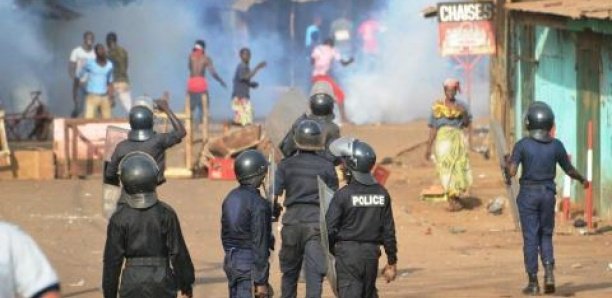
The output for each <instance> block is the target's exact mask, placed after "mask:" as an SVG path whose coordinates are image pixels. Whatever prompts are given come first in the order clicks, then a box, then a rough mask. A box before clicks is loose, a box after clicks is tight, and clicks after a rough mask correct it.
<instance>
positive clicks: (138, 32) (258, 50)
mask: <svg viewBox="0 0 612 298" xmlns="http://www.w3.org/2000/svg"><path fill="white" fill-rule="evenodd" d="M2 2H3V3H5V2H8V1H2ZM223 2H224V1H196V0H185V1H163V0H147V1H134V2H130V3H129V4H126V5H107V4H104V3H98V2H95V1H80V2H79V1H72V2H70V3H72V6H71V7H73V8H75V10H77V11H78V12H79V13H80V14H81V17H79V18H76V19H74V20H70V21H65V20H48V19H43V18H41V17H40V16H36V15H32V14H28V13H25V12H20V13H17V14H16V13H15V11H16V9H15V8H13V7H11V6H10V5H4V4H3V5H2V6H0V7H1V8H2V10H0V20H1V21H0V22H1V24H3V25H2V26H1V27H0V33H1V34H2V35H1V36H2V37H1V38H2V39H3V40H2V42H0V49H2V50H3V51H2V52H3V53H13V56H12V57H10V58H8V59H7V57H6V56H4V57H2V58H0V62H2V65H5V64H8V65H10V66H11V67H9V70H10V71H9V72H8V73H10V74H11V76H15V77H24V76H25V74H32V75H31V76H29V78H28V79H18V80H17V79H16V80H15V81H16V82H15V83H16V84H17V86H24V85H25V86H30V85H31V82H33V81H35V80H33V79H38V80H41V81H43V84H44V85H45V86H48V88H47V89H48V91H49V94H48V97H49V98H50V100H49V102H50V105H51V110H52V112H54V113H56V114H59V115H67V114H68V113H69V112H70V111H71V109H72V96H71V88H72V87H71V81H70V78H69V76H68V72H67V68H68V58H69V56H70V52H71V51H72V49H73V48H75V47H77V46H78V45H80V44H82V36H83V33H84V32H85V31H87V30H89V31H92V32H94V34H95V43H103V44H105V38H106V34H107V33H108V32H111V31H113V32H115V33H117V35H118V44H119V45H120V46H122V47H123V48H125V49H126V50H127V51H128V54H129V68H128V75H129V77H130V83H131V88H132V97H133V98H135V97H138V96H141V95H143V94H147V95H149V96H153V97H157V96H160V95H161V94H162V93H163V92H164V91H169V92H170V95H171V98H172V101H171V106H172V107H173V108H174V109H182V108H183V107H184V98H185V89H186V82H187V78H188V68H187V61H188V55H189V54H190V52H191V49H192V47H193V45H194V42H195V41H196V40H197V39H203V40H205V41H206V43H207V53H208V54H209V56H211V57H212V58H213V60H214V64H215V67H216V69H217V72H218V73H219V74H220V76H221V77H222V78H223V79H224V80H225V82H226V83H227V84H228V89H223V88H221V87H220V86H219V84H217V82H215V81H214V80H212V79H211V78H210V76H208V78H209V86H210V99H211V100H210V105H211V117H213V118H219V117H223V118H227V117H228V116H229V115H230V114H231V110H230V96H231V82H232V77H233V75H234V70H235V67H236V65H237V64H238V63H239V57H238V50H239V49H240V48H241V47H244V46H249V47H250V48H251V51H252V53H253V58H252V63H258V62H259V61H260V60H264V59H266V58H267V59H268V67H267V68H266V69H264V70H262V71H261V72H260V73H259V74H258V76H257V77H256V78H255V79H256V80H257V81H260V82H262V83H263V84H262V85H267V84H273V81H274V79H275V78H277V77H278V76H277V75H276V73H277V72H278V70H277V69H278V67H277V66H276V65H278V63H275V59H276V57H278V56H280V54H279V53H278V51H276V50H275V49H277V48H276V47H274V46H270V45H274V44H275V43H277V42H278V37H277V35H276V34H274V33H273V32H270V33H269V34H262V35H260V36H259V37H258V38H256V39H251V40H246V39H245V38H244V37H243V38H241V36H239V35H234V34H232V31H231V30H229V29H228V28H229V26H230V24H226V23H223V22H222V21H220V20H219V19H218V18H215V19H214V20H213V19H207V18H208V17H209V15H208V14H206V12H207V10H208V9H213V8H214V9H218V10H219V7H218V5H219V3H221V4H223ZM224 5H225V4H224ZM3 6H8V7H7V8H6V9H5V8H4V7H3ZM220 10H221V11H222V12H221V13H222V14H227V17H224V18H223V20H231V17H229V15H230V10H227V11H223V8H221V9H220ZM7 16H10V18H9V20H7V19H6V17H7ZM18 17H20V19H17V18H18ZM4 24H6V25H4ZM17 24H19V26H18V25H17ZM15 36H20V38H19V39H16V38H15ZM5 48H8V49H7V51H5ZM32 66H36V67H32ZM4 69H6V68H4ZM0 85H2V87H3V88H2V89H5V87H4V86H7V84H6V83H5V82H3V83H0ZM6 89H8V90H14V89H16V88H15V86H12V85H11V86H10V87H6ZM257 92H259V90H254V91H253V92H252V94H253V95H254V97H256V96H257ZM2 96H3V98H4V94H2ZM7 97H10V96H8V95H7ZM22 101H23V99H22V98H12V102H22ZM119 106H120V105H117V106H116V107H115V113H116V112H119V113H121V112H122V108H121V107H119ZM264 110H265V109H264ZM260 112H261V111H260ZM258 114H259V113H258Z"/></svg>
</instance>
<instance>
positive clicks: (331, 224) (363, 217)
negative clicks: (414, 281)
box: [326, 143, 397, 298]
mask: <svg viewBox="0 0 612 298" xmlns="http://www.w3.org/2000/svg"><path fill="white" fill-rule="evenodd" d="M362 144H364V143H362ZM332 146H333V145H332ZM354 146H358V145H354ZM332 151H333V150H332ZM372 152H373V151H372ZM372 166H373V163H372V164H371V165H370V166H367V167H366V169H367V168H369V169H371V167H372ZM352 175H353V177H352V178H350V179H349V183H348V184H347V185H346V186H344V187H343V188H342V189H340V190H339V191H337V192H336V193H335V194H334V197H333V198H332V200H331V203H330V205H329V210H328V211H327V214H326V221H327V228H328V235H329V247H330V250H331V252H332V254H334V256H335V257H336V274H337V277H338V294H339V296H340V297H341V298H342V297H347V298H349V297H350V298H358V297H364V298H371V297H378V293H377V290H376V277H377V275H378V258H379V257H380V246H381V245H383V246H384V249H385V253H386V255H387V262H388V264H389V265H395V264H396V263H397V242H396V238H395V222H394V220H393V211H392V208H391V196H389V193H388V192H387V190H386V189H385V188H384V187H383V186H381V185H380V184H378V183H376V181H375V180H374V179H373V177H371V174H369V170H364V171H362V172H361V173H358V172H357V171H354V172H353V174H352ZM356 175H359V176H356Z"/></svg>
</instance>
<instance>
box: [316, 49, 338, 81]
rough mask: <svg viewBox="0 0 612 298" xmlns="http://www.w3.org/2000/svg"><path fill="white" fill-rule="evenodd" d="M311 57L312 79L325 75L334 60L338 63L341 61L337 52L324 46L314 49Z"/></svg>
mask: <svg viewBox="0 0 612 298" xmlns="http://www.w3.org/2000/svg"><path fill="white" fill-rule="evenodd" d="M311 57H312V59H314V65H313V69H312V76H313V77H315V76H324V75H327V74H328V73H329V69H330V68H331V66H332V63H333V62H334V60H335V61H340V59H341V57H340V52H338V50H336V49H335V48H332V47H330V46H328V45H325V44H322V45H319V46H317V47H316V48H314V50H313V51H312V55H311Z"/></svg>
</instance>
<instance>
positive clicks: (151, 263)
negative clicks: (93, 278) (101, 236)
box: [102, 152, 195, 298]
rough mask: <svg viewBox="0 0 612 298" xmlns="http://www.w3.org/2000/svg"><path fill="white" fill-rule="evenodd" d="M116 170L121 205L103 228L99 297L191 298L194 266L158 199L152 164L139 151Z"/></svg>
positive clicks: (174, 221) (174, 223)
mask: <svg viewBox="0 0 612 298" xmlns="http://www.w3.org/2000/svg"><path fill="white" fill-rule="evenodd" d="M119 169H120V173H119V178H120V181H121V184H122V185H123V188H124V191H125V194H126V204H121V205H120V206H119V207H118V209H117V211H116V212H115V213H114V214H113V216H112V217H111V218H110V221H109V223H108V230H107V239H106V246H105V248H104V271H103V274H102V287H103V292H104V297H106V298H111V297H112V298H115V297H117V293H119V297H125V298H129V297H139V298H140V297H151V298H160V297H168V298H170V297H176V295H177V290H180V291H181V293H182V294H183V295H184V296H187V297H191V296H192V285H193V283H194V281H195V275H194V268H193V264H192V262H191V257H190V256H189V251H188V250H187V246H186V245H185V241H184V239H183V235H182V232H181V226H180V223H179V220H178V216H177V215H176V213H175V212H174V210H173V209H172V207H170V206H169V205H168V204H166V203H164V202H162V201H161V200H159V199H158V197H157V193H156V187H157V182H158V174H159V168H158V167H157V162H156V161H155V160H154V159H153V158H152V157H151V156H150V155H148V154H146V153H144V152H132V153H129V154H128V155H126V156H125V157H124V159H123V160H122V161H121V164H120V165H119ZM124 260H125V266H124V267H123V270H122V265H123V263H124ZM120 276H121V285H119V277H120Z"/></svg>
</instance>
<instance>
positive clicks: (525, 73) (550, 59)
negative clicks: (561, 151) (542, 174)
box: [508, 22, 612, 218]
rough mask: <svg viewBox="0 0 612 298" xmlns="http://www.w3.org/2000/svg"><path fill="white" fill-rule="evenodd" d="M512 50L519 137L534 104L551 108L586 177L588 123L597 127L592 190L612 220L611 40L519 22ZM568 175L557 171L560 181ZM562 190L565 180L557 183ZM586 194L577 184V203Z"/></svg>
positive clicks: (610, 37)
mask: <svg viewBox="0 0 612 298" xmlns="http://www.w3.org/2000/svg"><path fill="white" fill-rule="evenodd" d="M510 45H511V47H512V49H511V50H512V52H511V54H510V57H511V62H509V63H508V64H509V67H511V72H510V78H509V80H510V81H509V82H510V84H511V86H512V88H511V90H512V91H513V92H512V101H513V103H514V111H508V113H514V119H515V121H514V124H515V130H514V134H515V137H516V139H517V140H518V139H520V138H521V137H522V136H523V135H524V131H523V113H524V111H525V109H526V107H527V105H528V104H529V103H530V102H531V101H532V100H540V101H544V102H546V103H548V104H549V105H550V106H551V107H552V109H553V110H554V112H555V115H556V125H557V126H556V132H557V138H559V139H560V140H561V141H562V142H563V143H564V145H565V147H566V149H567V151H568V152H569V153H570V154H571V155H572V163H573V164H574V165H576V166H577V169H578V170H579V171H580V172H581V173H583V174H585V175H586V168H587V167H586V150H587V147H588V146H587V137H586V136H587V123H588V121H589V120H592V121H593V123H594V125H595V134H596V135H595V144H594V154H593V155H594V156H593V157H594V158H593V161H594V166H593V182H594V183H593V185H594V200H595V207H596V208H597V213H598V214H599V215H600V216H602V217H604V218H612V170H609V169H608V168H609V166H610V165H612V35H610V34H602V33H593V32H590V31H572V30H567V29H556V28H550V27H546V26H531V25H529V24H524V23H520V22H519V23H516V24H515V25H514V26H513V34H512V35H511V40H510ZM562 175H563V172H562V171H559V172H558V176H559V177H558V178H560V176H562ZM557 181H558V182H559V183H558V186H559V187H562V184H561V183H562V179H558V180H557ZM583 198H584V192H583V189H582V187H581V186H580V185H578V184H577V183H573V188H572V200H573V201H575V202H576V201H577V202H579V203H582V202H583Z"/></svg>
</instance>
